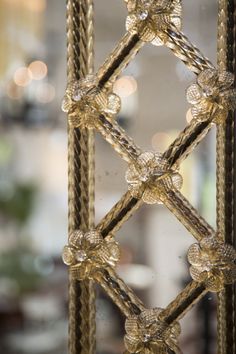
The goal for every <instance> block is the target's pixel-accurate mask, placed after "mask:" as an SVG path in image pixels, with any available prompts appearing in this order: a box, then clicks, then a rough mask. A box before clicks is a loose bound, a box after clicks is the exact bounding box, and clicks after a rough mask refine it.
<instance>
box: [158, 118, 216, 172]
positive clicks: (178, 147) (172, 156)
mask: <svg viewBox="0 0 236 354" xmlns="http://www.w3.org/2000/svg"><path fill="white" fill-rule="evenodd" d="M211 127H212V123H211V122H210V121H203V122H201V121H198V120H196V119H192V120H191V122H190V123H189V124H188V125H187V126H186V128H185V129H184V130H183V131H182V132H181V133H180V134H179V136H178V137H177V138H176V139H175V140H174V141H173V143H172V144H171V145H170V146H169V147H168V149H167V150H166V151H165V152H164V154H163V158H165V159H166V160H167V161H168V163H169V165H170V166H171V167H173V168H177V167H178V166H179V165H180V163H181V162H182V161H183V160H184V159H186V158H187V157H188V155H189V154H190V153H191V152H192V151H193V150H194V149H195V148H196V147H197V145H198V144H199V143H200V142H201V141H202V139H204V138H205V136H206V135H207V133H208V132H209V130H210V129H211Z"/></svg>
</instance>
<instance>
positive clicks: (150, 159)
mask: <svg viewBox="0 0 236 354" xmlns="http://www.w3.org/2000/svg"><path fill="white" fill-rule="evenodd" d="M126 181H127V182H128V188H129V190H130V192H131V194H132V196H133V197H136V198H142V200H143V201H144V202H145V203H147V204H155V203H161V202H162V198H163V195H164V193H165V191H166V190H168V189H172V188H176V189H180V188H181V186H182V182H183V181H182V177H181V175H180V174H179V173H178V172H176V171H174V170H172V169H170V168H169V166H168V163H167V162H166V160H164V159H163V158H162V156H161V154H159V153H154V152H144V153H142V154H141V155H140V156H139V157H138V159H137V161H136V163H135V164H131V165H130V166H129V168H128V170H127V172H126Z"/></svg>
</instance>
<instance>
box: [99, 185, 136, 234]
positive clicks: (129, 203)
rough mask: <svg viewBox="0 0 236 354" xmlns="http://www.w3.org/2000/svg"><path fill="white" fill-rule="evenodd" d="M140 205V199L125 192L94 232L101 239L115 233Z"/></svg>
mask: <svg viewBox="0 0 236 354" xmlns="http://www.w3.org/2000/svg"><path fill="white" fill-rule="evenodd" d="M141 205H142V200H141V199H136V198H134V197H132V195H131V194H130V192H129V191H128V192H126V193H125V194H124V195H123V196H122V198H121V199H120V200H119V201H118V203H116V204H115V205H114V207H113V208H112V209H111V210H110V211H109V212H108V213H107V215H105V217H104V218H103V219H102V220H101V222H100V223H99V224H98V225H97V227H96V230H97V231H99V232H100V233H101V234H102V236H103V237H106V236H108V235H109V234H110V233H113V234H114V233H116V232H117V231H118V230H119V229H120V228H121V226H122V225H123V224H124V223H125V222H126V221H127V220H128V219H129V218H130V216H131V215H132V214H133V213H134V211H135V210H137V209H138V208H139V207H140V206H141Z"/></svg>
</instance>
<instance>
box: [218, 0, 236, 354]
mask: <svg viewBox="0 0 236 354" xmlns="http://www.w3.org/2000/svg"><path fill="white" fill-rule="evenodd" d="M235 11H236V4H235V1H234V0H229V1H227V0H219V9H218V14H219V15H218V55H217V61H218V67H219V69H220V70H226V71H231V72H234V73H235V55H236V51H235V37H236V20H235V16H236V14H235ZM234 160H235V112H234V113H231V112H230V113H229V114H228V117H227V119H226V120H225V122H224V123H222V124H220V125H219V126H218V127H217V161H216V165H217V228H218V232H219V234H220V236H221V237H222V238H223V239H224V241H225V242H227V243H230V244H232V245H233V246H235V243H236V240H235V237H236V236H235V229H234V224H235V206H234V183H235V182H234V181H235V171H234V164H235V161H234ZM235 322H236V308H235V286H234V285H228V286H226V287H225V289H224V290H223V291H222V292H221V293H219V294H218V310H217V331H218V353H219V354H227V353H228V352H232V353H235V352H236V343H235Z"/></svg>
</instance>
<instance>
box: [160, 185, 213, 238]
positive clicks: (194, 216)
mask: <svg viewBox="0 0 236 354" xmlns="http://www.w3.org/2000/svg"><path fill="white" fill-rule="evenodd" d="M163 203H164V204H165V205H166V207H167V208H168V209H169V210H170V211H171V212H172V213H173V214H174V215H175V216H176V217H177V219H178V220H179V221H180V222H181V224H183V225H184V226H185V227H186V229H187V230H188V231H189V232H190V233H191V234H192V235H193V236H194V237H195V239H196V240H198V241H200V240H201V239H202V238H204V237H209V236H211V235H214V234H215V231H214V229H213V228H212V227H211V226H210V225H209V224H208V223H207V221H206V220H205V219H204V218H202V217H201V216H200V215H199V214H198V212H197V210H196V209H195V208H194V207H193V206H192V205H191V204H190V203H189V201H188V200H187V199H186V198H185V197H184V196H183V194H181V193H180V192H179V191H178V190H177V189H173V190H168V191H166V192H165V194H164V196H163Z"/></svg>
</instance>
